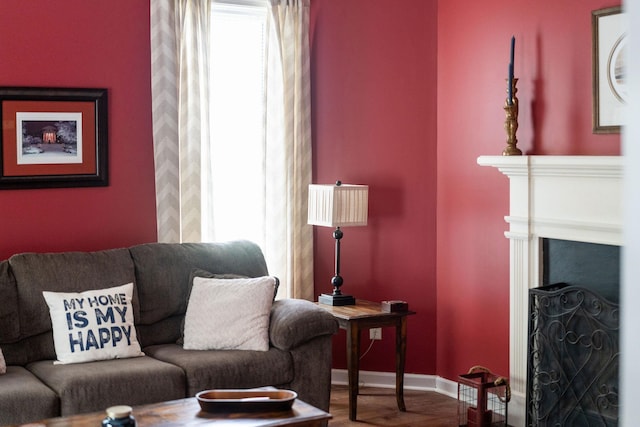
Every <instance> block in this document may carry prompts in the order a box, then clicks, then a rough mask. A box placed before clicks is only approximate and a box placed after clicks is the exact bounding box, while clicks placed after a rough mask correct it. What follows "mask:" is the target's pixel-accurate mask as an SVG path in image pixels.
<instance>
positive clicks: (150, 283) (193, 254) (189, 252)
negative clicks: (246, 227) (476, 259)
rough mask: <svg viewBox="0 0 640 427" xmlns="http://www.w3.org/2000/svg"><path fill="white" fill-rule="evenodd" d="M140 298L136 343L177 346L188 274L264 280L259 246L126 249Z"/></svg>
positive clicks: (178, 245)
mask: <svg viewBox="0 0 640 427" xmlns="http://www.w3.org/2000/svg"><path fill="white" fill-rule="evenodd" d="M130 251H131V257H132V258H133V261H134V264H135V269H136V285H137V289H138V295H139V298H140V310H139V313H140V315H139V321H138V322H136V325H137V326H138V333H139V335H138V339H139V340H140V343H141V344H142V346H143V347H145V346H148V345H154V344H164V343H169V342H175V341H176V340H178V339H179V338H180V335H181V324H182V320H183V318H184V314H185V312H186V310H187V300H188V297H189V294H190V290H191V280H190V277H191V273H192V271H193V270H194V269H202V270H206V271H208V272H211V273H213V274H237V275H241V276H246V277H260V276H266V275H267V274H268V272H267V264H266V262H265V259H264V255H263V254H262V251H261V250H260V247H259V246H257V245H256V244H255V243H252V242H248V241H234V242H223V243H148V244H143V245H138V246H133V247H131V248H130Z"/></svg>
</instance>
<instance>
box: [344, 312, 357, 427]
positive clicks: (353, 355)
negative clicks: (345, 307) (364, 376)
mask: <svg viewBox="0 0 640 427" xmlns="http://www.w3.org/2000/svg"><path fill="white" fill-rule="evenodd" d="M359 365H360V326H359V325H358V322H349V325H348V328H347V370H348V372H349V420H351V421H355V420H356V412H357V407H358V389H359V385H358V382H359V381H360V378H359V376H360V375H359V374H360V366H359Z"/></svg>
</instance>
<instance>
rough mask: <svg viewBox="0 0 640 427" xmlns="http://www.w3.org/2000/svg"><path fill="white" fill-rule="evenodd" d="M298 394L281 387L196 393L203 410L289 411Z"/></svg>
mask: <svg viewBox="0 0 640 427" xmlns="http://www.w3.org/2000/svg"><path fill="white" fill-rule="evenodd" d="M297 397H298V394H297V393H296V392H295V391H292V390H282V389H275V388H271V387H270V388H269V389H237V390H234V389H231V390H229V389H218V390H203V391H201V392H198V393H196V399H197V400H198V403H199V404H200V408H201V409H202V410H203V411H205V412H261V411H270V412H272V411H289V410H291V406H293V402H294V400H296V398H297Z"/></svg>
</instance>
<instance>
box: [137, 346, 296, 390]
mask: <svg viewBox="0 0 640 427" xmlns="http://www.w3.org/2000/svg"><path fill="white" fill-rule="evenodd" d="M143 350H144V352H145V353H146V354H147V355H149V356H151V357H154V358H156V359H159V360H163V361H165V362H169V363H172V364H175V365H177V366H180V367H181V368H182V369H183V370H184V372H185V373H186V376H187V396H194V395H195V394H196V393H197V392H199V391H202V390H209V389H215V388H252V387H262V386H268V385H272V386H283V385H286V384H289V383H290V382H291V381H293V378H294V372H293V361H292V359H291V355H290V354H289V353H288V352H284V351H282V350H278V349H276V348H271V349H269V351H253V350H185V349H183V348H182V347H181V346H179V345H177V344H163V345H154V346H150V347H145V348H144V349H143Z"/></svg>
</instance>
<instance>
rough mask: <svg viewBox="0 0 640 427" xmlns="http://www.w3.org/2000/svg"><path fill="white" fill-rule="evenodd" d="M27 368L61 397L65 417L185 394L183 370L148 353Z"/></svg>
mask: <svg viewBox="0 0 640 427" xmlns="http://www.w3.org/2000/svg"><path fill="white" fill-rule="evenodd" d="M27 369H28V370H29V371H31V372H33V374H34V375H36V376H37V377H38V378H40V380H42V381H43V382H44V383H45V384H46V385H47V386H49V387H50V388H51V389H52V390H53V391H55V392H56V394H57V395H58V396H60V415H62V416H65V415H71V414H78V413H83V412H93V411H101V410H104V409H106V408H108V407H109V406H113V405H121V404H123V403H126V404H127V405H139V404H143V403H149V402H162V401H165V400H174V399H181V398H183V397H184V396H185V384H186V382H185V377H184V372H183V371H182V369H180V368H179V367H178V366H175V365H171V364H169V363H165V362H162V361H160V360H156V359H153V358H151V357H146V356H143V357H134V358H131V359H115V360H101V361H99V362H88V363H78V364H72V365H54V364H53V362H52V361H50V360H49V361H40V362H34V363H30V364H29V365H27Z"/></svg>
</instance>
